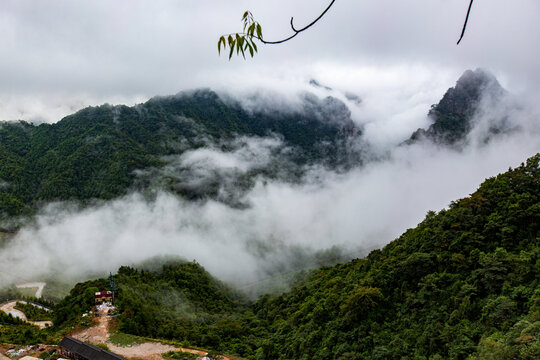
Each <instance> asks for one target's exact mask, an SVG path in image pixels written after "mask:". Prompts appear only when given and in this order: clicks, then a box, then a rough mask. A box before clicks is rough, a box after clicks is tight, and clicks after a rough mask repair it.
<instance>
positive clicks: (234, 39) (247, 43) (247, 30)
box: [217, 0, 336, 59]
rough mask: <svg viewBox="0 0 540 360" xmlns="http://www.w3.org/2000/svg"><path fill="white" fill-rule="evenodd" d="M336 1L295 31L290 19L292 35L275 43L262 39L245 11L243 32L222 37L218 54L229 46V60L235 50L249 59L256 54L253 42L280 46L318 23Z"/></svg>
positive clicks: (251, 16)
mask: <svg viewBox="0 0 540 360" xmlns="http://www.w3.org/2000/svg"><path fill="white" fill-rule="evenodd" d="M335 2H336V0H332V1H331V2H330V4H329V5H328V6H327V7H326V9H325V10H324V11H323V12H322V13H321V14H320V15H319V16H318V17H317V18H316V19H315V20H313V21H312V22H311V23H309V24H308V25H306V26H304V27H303V28H301V29H297V28H296V27H295V26H294V18H293V17H291V29H292V31H293V34H292V35H291V36H289V37H287V38H285V39H281V40H276V41H267V40H264V39H263V35H262V27H261V25H260V24H259V23H258V22H256V21H255V20H254V19H253V15H252V14H251V12H249V11H246V12H244V15H243V16H242V22H243V23H244V31H243V32H240V33H233V34H228V35H222V36H221V37H220V38H219V40H218V44H217V45H218V53H221V47H222V46H223V49H225V48H227V46H229V48H230V51H229V59H230V58H231V57H232V55H233V53H234V50H235V49H236V54H237V55H238V54H240V53H242V56H243V57H244V58H245V57H246V56H245V52H246V50H247V51H249V53H250V55H251V57H253V55H254V54H255V53H256V52H257V45H256V44H255V41H254V40H258V41H260V42H261V43H263V44H267V45H275V44H281V43H284V42H286V41H289V40H291V39H292V38H294V37H295V36H296V35H298V34H300V33H301V32H302V31H305V30H307V29H309V28H310V27H312V26H313V25H315V23H316V22H317V21H319V20H320V19H321V18H322V17H323V16H324V15H325V14H326V13H327V12H328V10H330V8H331V7H332V5H334V3H335Z"/></svg>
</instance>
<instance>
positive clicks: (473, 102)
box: [407, 69, 506, 145]
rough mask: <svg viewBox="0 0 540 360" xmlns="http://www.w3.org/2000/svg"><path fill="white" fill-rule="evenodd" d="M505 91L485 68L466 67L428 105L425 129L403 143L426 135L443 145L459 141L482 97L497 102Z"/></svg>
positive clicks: (423, 138) (468, 128) (470, 122)
mask: <svg viewBox="0 0 540 360" xmlns="http://www.w3.org/2000/svg"><path fill="white" fill-rule="evenodd" d="M505 94H506V91H505V90H504V89H503V88H502V87H501V85H500V84H499V82H498V81H497V79H496V78H495V77H494V76H493V75H492V74H490V73H489V72H487V71H485V70H482V69H476V70H474V71H472V70H467V71H465V72H464V73H463V75H461V77H460V78H459V80H458V81H457V83H456V86H455V87H453V88H450V89H448V91H447V92H446V93H445V94H444V96H443V98H442V99H441V101H440V102H439V103H438V104H436V105H433V106H432V107H431V110H430V111H429V113H428V116H429V118H430V119H431V120H432V121H433V123H432V124H431V125H430V126H429V127H428V128H427V129H418V130H416V131H415V132H414V133H413V134H412V135H411V137H410V139H409V140H408V141H407V143H408V144H411V143H414V142H416V141H420V140H426V139H427V140H430V141H433V142H435V143H439V144H446V145H454V144H457V143H459V142H463V141H464V140H465V137H466V136H467V134H468V133H469V131H470V130H471V129H472V127H473V125H474V124H473V123H472V120H473V117H474V115H475V114H476V113H477V111H478V110H479V109H480V106H481V101H482V100H483V98H484V97H489V98H490V100H491V101H492V102H497V101H499V100H500V99H502V98H503V97H504V96H505ZM494 131H495V129H494Z"/></svg>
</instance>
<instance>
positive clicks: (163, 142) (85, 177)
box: [0, 90, 361, 218]
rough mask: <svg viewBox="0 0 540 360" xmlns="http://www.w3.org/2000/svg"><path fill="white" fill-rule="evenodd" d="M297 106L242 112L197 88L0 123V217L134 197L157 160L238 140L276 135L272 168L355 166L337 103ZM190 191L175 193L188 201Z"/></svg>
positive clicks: (349, 126)
mask: <svg viewBox="0 0 540 360" xmlns="http://www.w3.org/2000/svg"><path fill="white" fill-rule="evenodd" d="M301 103H302V106H301V108H300V109H298V110H291V111H263V110H261V111H258V112H257V111H247V110H245V109H244V108H243V107H242V106H241V105H240V104H239V103H236V102H234V101H228V102H225V101H224V100H222V99H221V98H220V97H219V96H218V95H217V94H216V93H214V92H212V91H210V90H197V91H193V92H185V93H180V94H178V95H175V96H169V97H156V98H152V99H150V100H149V101H147V102H146V103H144V104H140V105H136V106H134V107H128V106H111V105H103V106H99V107H89V108H86V109H83V110H81V111H79V112H77V113H75V114H73V115H69V116H67V117H65V118H64V119H62V120H61V121H59V122H57V123H55V124H52V125H51V124H41V125H38V126H36V125H33V124H29V123H26V122H24V121H20V122H4V123H1V124H0V216H2V217H4V218H6V217H9V216H14V215H25V214H30V213H32V211H33V210H35V208H36V207H38V206H39V205H40V204H43V203H47V202H50V201H56V200H77V201H82V202H83V203H84V202H87V201H89V200H92V199H104V200H108V199H111V198H114V197H117V196H120V195H123V194H125V193H126V192H127V191H129V190H130V189H134V188H137V190H140V189H141V188H145V187H146V186H147V185H148V184H147V183H146V182H145V179H141V181H139V182H137V183H136V180H137V177H136V173H135V170H142V169H149V168H160V167H161V166H162V165H164V164H165V160H164V159H163V156H167V155H175V154H176V155H178V154H182V153H183V152H185V151H187V150H194V149H198V148H200V147H203V146H210V147H212V146H214V147H217V148H220V149H222V150H223V151H230V150H232V149H233V146H234V144H233V143H234V141H235V140H237V139H238V138H239V137H241V136H251V137H253V136H255V137H264V136H277V137H280V138H281V139H282V140H283V143H284V145H285V146H287V147H289V148H290V151H288V152H286V153H285V154H281V155H283V157H284V159H278V160H280V161H284V160H286V161H290V162H291V163H292V164H295V166H296V168H297V169H300V167H299V166H298V165H305V164H309V163H313V162H317V163H322V164H325V165H327V166H331V167H339V166H345V165H346V164H347V163H348V162H349V161H351V160H354V159H358V157H354V156H352V155H353V153H354V151H353V150H352V149H350V148H349V147H348V139H349V138H350V137H356V136H358V135H360V133H361V132H360V129H358V128H357V126H356V125H355V124H354V123H353V122H352V120H351V119H350V112H349V110H348V109H347V107H346V106H345V104H343V103H342V102H341V101H339V100H337V99H335V98H331V97H328V98H325V99H319V98H317V97H316V96H314V95H310V94H306V95H304V97H303V98H302V99H301ZM274 155H276V154H274ZM263 170H265V171H266V173H265V175H270V176H271V175H272V171H271V170H266V169H263ZM297 171H299V170H297ZM252 175H254V174H252ZM291 176H292V175H291ZM165 183H166V182H165ZM172 190H175V189H172ZM196 190H197V189H190V191H187V192H186V191H184V192H182V191H177V192H179V193H180V194H181V195H186V196H188V197H193V193H197V192H196ZM207 192H208V191H206V192H205V191H199V193H197V195H199V196H205V195H207ZM210 195H211V194H210Z"/></svg>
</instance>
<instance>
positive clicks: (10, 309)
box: [0, 300, 52, 329]
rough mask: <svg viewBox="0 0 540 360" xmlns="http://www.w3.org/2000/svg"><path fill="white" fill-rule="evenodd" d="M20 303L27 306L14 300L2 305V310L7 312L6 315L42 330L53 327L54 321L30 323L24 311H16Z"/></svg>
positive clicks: (0, 308)
mask: <svg viewBox="0 0 540 360" xmlns="http://www.w3.org/2000/svg"><path fill="white" fill-rule="evenodd" d="M18 302H21V303H24V304H26V301H22V300H14V301H10V302H8V303H5V304H2V305H0V310H1V311H3V312H5V313H6V314H11V316H13V317H16V318H19V319H21V320H24V321H26V322H29V323H31V324H34V325H37V326H39V328H40V329H44V328H46V327H47V326H52V321H29V320H28V319H27V318H26V315H24V313H23V312H22V311H20V310H17V309H15V306H16V305H17V303H18Z"/></svg>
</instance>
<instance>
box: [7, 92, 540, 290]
mask: <svg viewBox="0 0 540 360" xmlns="http://www.w3.org/2000/svg"><path fill="white" fill-rule="evenodd" d="M485 105H486V106H483V107H482V108H481V110H480V111H479V112H478V114H477V117H476V119H475V122H474V123H475V124H476V126H475V128H474V129H473V131H472V132H471V133H470V135H469V139H468V142H467V145H466V146H465V147H464V148H462V149H460V150H453V149H449V148H446V147H444V146H440V145H436V144H433V143H430V142H422V143H417V144H414V145H410V146H399V147H393V144H394V142H395V141H394V140H392V141H388V142H387V143H386V145H385V146H382V145H381V146H382V148H384V147H386V148H387V149H388V148H392V150H391V151H390V152H389V154H388V156H386V157H382V158H381V159H383V160H378V161H372V162H370V163H368V164H366V165H364V166H363V167H359V168H354V169H352V170H350V171H348V172H346V173H339V174H338V173H335V172H332V171H329V170H327V169H324V168H322V167H312V168H307V169H305V170H306V174H305V175H304V177H303V181H300V182H299V181H295V182H290V181H287V179H286V178H284V177H274V178H268V177H266V176H256V177H255V178H254V180H253V181H254V182H253V184H252V185H253V186H252V187H250V188H249V189H246V190H244V191H243V192H239V194H237V196H239V197H241V199H242V203H243V204H244V205H245V206H242V207H238V206H230V205H229V204H228V203H227V202H226V201H220V199H219V198H218V199H212V198H206V199H203V200H199V201H188V200H186V199H184V198H182V197H179V196H177V195H175V194H174V193H173V192H171V191H166V190H163V187H161V186H156V187H155V188H154V190H155V192H154V194H153V196H151V197H148V196H146V195H145V194H144V193H140V192H133V193H131V194H129V195H126V196H124V197H122V198H118V199H115V200H112V201H109V202H103V203H99V204H96V205H94V206H90V207H86V208H83V207H80V206H77V205H75V204H68V203H55V204H50V205H48V206H46V207H45V208H43V209H42V210H41V211H40V213H39V214H38V215H37V216H36V217H35V218H34V219H33V221H32V222H31V223H29V224H28V225H26V226H24V227H22V228H21V230H20V231H19V232H18V233H17V234H16V235H15V236H14V237H13V238H12V239H11V240H10V241H9V242H8V243H7V244H6V245H5V246H4V247H3V248H2V249H1V251H2V262H1V263H0V285H5V284H8V283H10V282H17V281H28V280H38V279H41V278H45V277H47V276H48V275H52V274H56V275H59V276H63V277H64V278H66V279H69V280H74V279H83V278H87V277H88V276H89V274H103V273H106V272H108V271H113V272H114V271H115V270H116V269H117V268H118V267H119V266H121V265H129V264H136V263H140V262H142V261H144V260H146V259H148V258H152V257H155V256H162V255H176V256H179V257H182V258H184V259H187V260H196V261H197V262H199V263H200V264H202V265H203V266H205V267H206V268H207V269H208V270H209V271H210V272H211V273H212V274H213V275H215V276H217V277H219V278H220V279H222V280H225V281H228V282H232V283H234V284H236V285H240V286H242V285H245V284H248V283H252V282H257V281H259V280H260V279H264V278H266V277H267V276H268V275H269V274H276V273H283V272H286V271H288V270H291V269H298V268H301V267H302V266H304V267H309V266H312V265H313V264H312V263H310V261H312V259H313V257H310V256H309V254H316V253H317V252H323V251H325V250H328V249H341V251H342V252H341V253H343V252H346V253H347V254H348V256H349V257H358V256H362V255H365V254H366V252H367V251H369V250H371V249H373V248H376V247H380V246H383V245H384V244H386V243H388V242H389V241H391V240H393V239H394V238H396V237H397V236H399V235H400V234H401V233H402V232H403V231H405V230H406V229H407V228H410V227H414V226H415V225H416V224H417V223H418V222H419V221H421V220H422V219H423V217H424V216H425V214H426V212H427V211H428V210H439V209H441V208H443V207H445V206H447V205H448V204H449V203H450V202H451V201H453V200H455V199H457V198H460V197H464V196H467V195H468V194H470V193H472V192H473V191H474V190H475V189H476V187H477V186H478V185H479V184H480V183H481V182H482V181H483V179H485V178H486V177H489V176H493V175H495V174H497V173H499V172H502V171H505V170H506V169H507V168H508V167H509V166H517V165H518V164H519V163H521V162H522V161H524V160H525V159H526V158H527V157H529V156H531V155H533V154H534V153H536V152H538V150H539V149H540V136H538V135H539V126H538V121H537V119H538V114H539V113H540V112H539V111H538V109H535V108H534V107H531V106H529V105H527V106H525V105H520V106H513V105H512V106H507V105H504V104H501V106H500V107H499V113H498V114H497V117H496V119H505V121H506V122H507V123H508V124H509V125H508V126H506V127H505V128H504V129H503V130H508V131H502V132H500V133H499V134H498V135H496V136H491V137H490V138H489V141H485V131H484V130H483V129H485V128H488V127H489V126H487V125H486V122H488V121H489V122H491V121H493V120H492V119H493V116H492V115H493V113H492V112H491V110H490V106H492V105H493V104H489V102H486V103H485ZM488 105H489V106H488ZM503 112H505V114H504V115H505V116H502V114H501V113H503ZM501 116H502V117H501ZM413 130H415V129H414V128H411V129H410V133H412V131H413ZM386 131H389V130H386ZM399 131H401V130H399ZM391 138H392V139H393V138H394V137H391ZM480 139H482V140H480ZM399 140H400V141H403V140H405V138H402V139H399ZM381 144H382V143H381ZM286 150H287V149H286V147H284V145H283V144H282V143H281V141H280V140H279V139H277V138H240V139H237V140H236V142H234V143H233V144H232V145H231V144H229V145H228V150H227V151H226V150H222V148H221V147H205V148H201V149H197V150H192V151H188V152H186V153H184V154H183V155H180V156H177V157H171V158H169V165H167V166H165V167H164V168H163V169H162V170H161V171H163V172H164V173H166V176H168V177H169V178H171V177H174V176H177V175H178V171H180V170H181V169H184V171H185V172H184V173H183V175H185V176H184V177H177V179H176V180H175V181H177V182H179V183H182V182H184V183H186V182H187V183H189V182H190V181H195V180H196V179H198V181H205V179H208V178H211V177H212V176H214V175H215V174H219V176H220V179H221V180H222V182H220V184H219V186H221V188H220V189H221V190H223V189H225V188H226V187H224V186H223V184H225V183H226V182H227V179H234V177H235V176H237V175H238V174H246V173H248V172H249V171H251V170H253V169H257V168H261V167H264V166H267V165H268V164H269V162H271V161H273V160H272V159H274V156H275V155H276V151H277V152H278V153H279V152H280V151H286ZM143 175H144V174H140V176H143ZM230 184H231V187H229V188H228V190H227V191H234V190H233V189H234V185H235V184H234V181H232V182H230ZM338 253H339V251H338ZM295 261H296V263H295ZM298 262H305V264H298ZM292 264H294V265H292Z"/></svg>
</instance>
